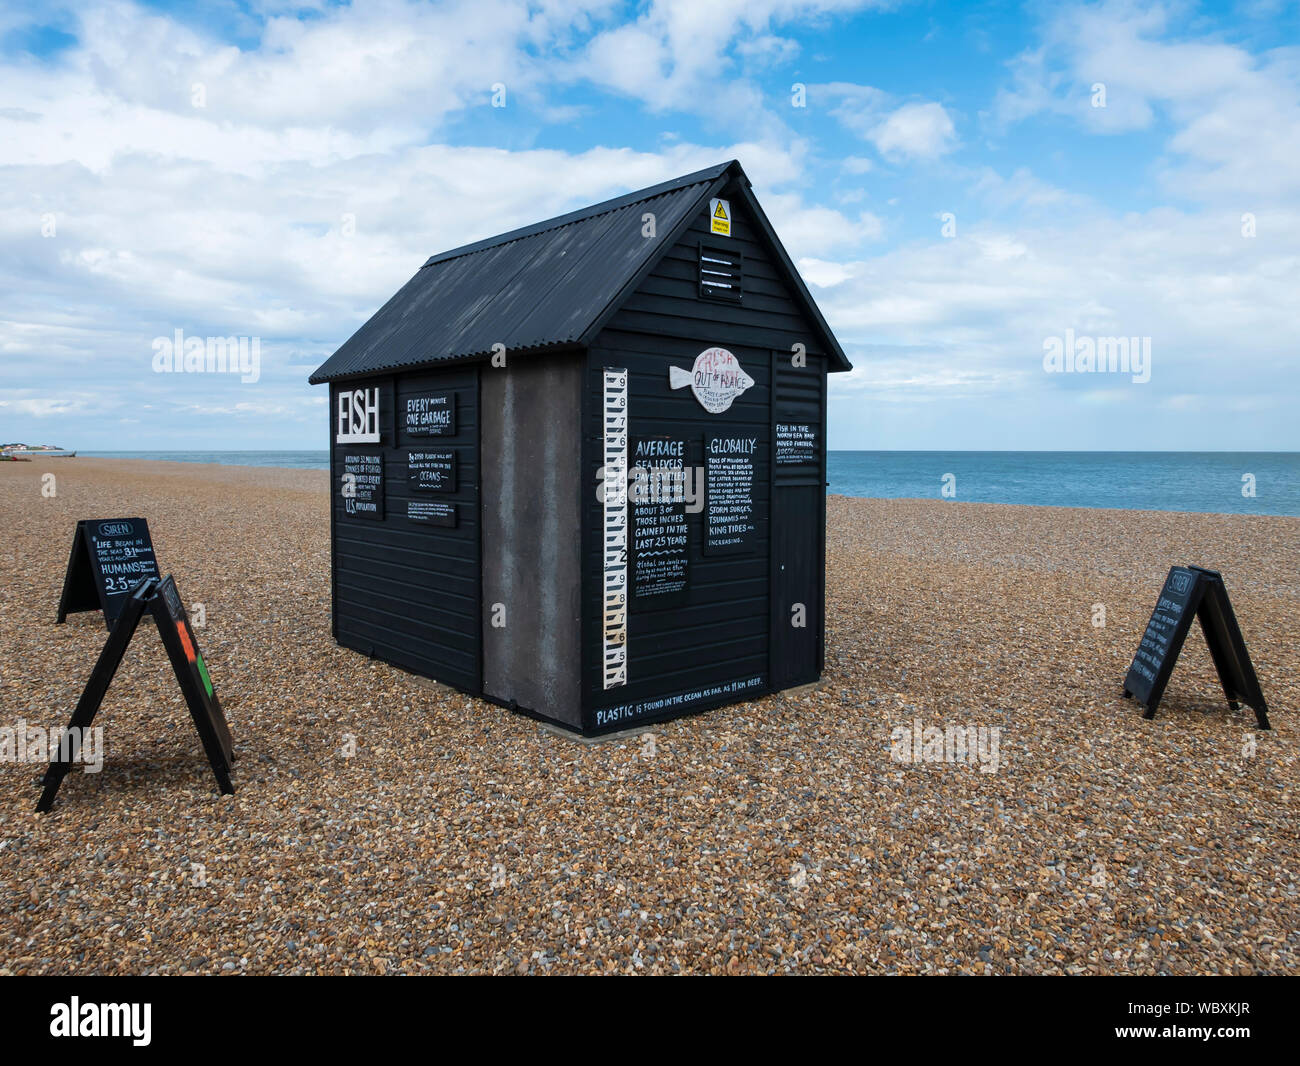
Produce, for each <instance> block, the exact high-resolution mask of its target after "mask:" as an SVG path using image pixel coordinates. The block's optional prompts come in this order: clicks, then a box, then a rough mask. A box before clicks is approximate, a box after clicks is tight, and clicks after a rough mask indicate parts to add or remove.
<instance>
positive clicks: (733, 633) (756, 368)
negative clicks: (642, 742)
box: [583, 200, 825, 730]
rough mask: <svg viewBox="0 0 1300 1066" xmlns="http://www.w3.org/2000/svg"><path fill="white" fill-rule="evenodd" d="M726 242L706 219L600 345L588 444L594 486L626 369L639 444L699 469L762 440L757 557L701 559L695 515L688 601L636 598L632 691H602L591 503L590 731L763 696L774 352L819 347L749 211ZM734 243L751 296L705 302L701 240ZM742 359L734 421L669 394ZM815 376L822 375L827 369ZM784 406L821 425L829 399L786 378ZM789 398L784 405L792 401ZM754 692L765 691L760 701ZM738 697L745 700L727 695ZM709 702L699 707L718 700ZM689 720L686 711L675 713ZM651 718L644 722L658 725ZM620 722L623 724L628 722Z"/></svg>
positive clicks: (588, 503)
mask: <svg viewBox="0 0 1300 1066" xmlns="http://www.w3.org/2000/svg"><path fill="white" fill-rule="evenodd" d="M732 214H733V220H732V227H733V229H732V232H733V234H734V236H733V237H732V238H730V239H728V238H720V237H711V236H709V233H708V222H707V218H706V215H707V212H706V211H701V212H699V213H698V216H697V217H696V219H695V220H694V221H693V222H692V223H691V225H690V227H689V228H688V229H687V230H686V232H685V233H684V234H683V235H682V236H681V237H680V239H679V240H678V241H677V242H676V243H675V244H674V245H673V246H672V247H671V248H669V249H668V251H667V252H666V254H665V255H664V256H663V258H662V259H661V260H660V261H659V262H658V263H657V264H656V266H655V267H654V268H653V269H652V270H651V271H650V273H649V274H648V275H647V276H646V277H645V278H644V279H643V280H642V282H641V284H640V285H639V286H638V288H637V290H636V291H635V292H634V293H632V294H631V295H630V296H628V298H627V299H626V300H625V301H624V303H623V304H622V306H621V308H620V309H619V310H618V311H617V312H616V313H615V314H614V315H613V316H612V317H611V318H610V319H609V321H608V322H607V324H606V326H605V328H604V329H603V330H602V332H601V333H600V334H599V336H598V337H597V338H596V340H595V343H594V344H593V345H592V347H591V350H590V352H589V354H588V369H587V377H586V390H585V402H586V404H587V405H588V410H589V412H590V417H589V419H588V422H587V430H588V432H587V436H586V439H585V455H586V460H585V465H584V469H586V470H587V471H588V473H589V483H590V484H595V478H596V470H597V469H598V468H599V467H600V465H601V463H602V462H603V450H604V441H603V431H602V425H601V419H600V413H601V404H602V395H603V384H604V379H603V370H604V368H605V367H621V368H626V369H627V371H628V375H629V411H630V414H629V431H628V432H629V437H630V438H631V437H639V436H652V435H656V434H670V435H678V434H680V435H682V436H683V437H684V438H685V439H686V440H687V441H688V445H689V446H690V447H691V449H692V453H691V454H689V455H688V462H689V463H690V465H692V466H699V465H702V464H703V462H704V456H703V439H704V437H705V436H706V435H708V434H713V433H732V432H737V433H752V434H754V435H755V436H757V437H758V438H759V440H760V442H761V443H760V449H759V452H758V454H757V455H756V456H755V457H754V467H755V483H754V497H755V498H754V504H755V518H756V523H757V525H758V527H759V533H758V535H757V536H756V537H755V539H754V551H753V552H752V553H750V554H743V555H739V554H730V555H708V554H705V550H704V549H705V533H704V526H705V512H704V511H701V512H700V513H697V514H693V515H692V514H688V516H687V525H688V530H689V551H688V563H687V568H688V575H689V576H688V591H687V593H686V594H685V596H684V597H682V598H681V599H680V600H675V601H673V602H671V603H669V604H665V605H663V606H659V605H658V604H657V603H656V599H655V597H645V598H637V597H630V598H629V615H628V667H627V672H628V683H627V684H626V685H623V686H618V687H616V688H612V689H608V690H606V689H604V688H603V654H602V653H603V631H602V627H601V624H600V622H601V618H602V610H603V587H602V583H601V570H602V562H603V556H602V552H601V538H600V536H599V531H600V529H601V519H602V509H601V506H600V503H599V501H598V500H597V499H596V497H595V494H594V493H587V492H585V493H584V494H583V523H584V527H585V528H586V529H587V530H589V531H595V532H594V534H589V535H588V540H587V544H588V550H587V552H586V566H585V575H584V576H585V582H584V603H585V610H584V614H585V616H586V618H587V619H589V620H591V621H590V624H588V625H587V627H586V630H585V632H584V646H585V655H584V692H585V695H586V702H587V703H588V707H589V717H588V722H587V727H588V729H589V730H590V729H593V728H595V729H600V728H604V727H603V726H602V725H600V724H599V723H598V722H597V721H596V717H597V716H598V712H599V710H600V709H601V708H603V707H621V706H623V705H626V704H638V703H642V702H645V701H648V700H653V699H655V698H657V697H661V696H671V695H675V694H678V693H684V692H690V691H692V690H696V689H700V688H705V687H707V686H710V685H715V684H718V683H720V682H731V681H743V680H747V679H750V678H753V677H760V676H761V677H762V678H763V683H764V687H765V686H766V681H767V675H768V666H769V653H770V639H771V638H770V633H771V599H770V579H771V575H770V565H771V556H770V550H769V518H770V506H771V500H770V496H769V492H770V486H771V483H772V477H773V471H772V466H771V444H772V412H773V402H772V401H773V395H772V388H771V384H772V382H771V366H772V352H773V350H778V351H782V350H784V351H789V349H790V346H791V345H793V344H796V343H799V344H803V345H804V346H805V347H806V348H815V347H816V345H817V342H816V340H815V339H814V338H815V337H816V336H817V334H816V332H815V331H814V329H813V327H812V325H811V324H810V323H809V321H808V319H807V317H806V316H805V315H804V314H803V312H802V311H801V309H800V307H799V305H798V304H797V303H796V301H795V300H794V299H793V298H792V294H791V291H790V288H789V285H788V283H787V282H786V281H785V280H783V274H782V272H781V271H780V270H778V268H777V267H776V265H775V264H774V263H773V261H772V259H771V256H770V255H769V253H768V251H767V248H766V246H765V244H764V243H763V242H762V241H761V240H759V239H758V237H757V234H756V233H755V230H754V228H753V226H752V220H751V219H749V218H748V217H747V213H746V212H745V211H744V210H743V208H742V206H741V204H740V201H739V200H732ZM702 238H703V239H705V240H707V241H710V242H712V243H726V245H727V247H728V248H729V249H732V250H739V251H740V252H742V254H743V256H744V282H743V285H744V298H743V299H742V300H741V301H740V302H739V303H727V302H723V301H721V300H712V299H708V298H704V297H701V296H700V295H699V288H698V286H699V275H698V256H699V246H700V241H701V239H702ZM714 346H718V347H722V348H726V349H728V350H729V351H731V352H732V354H733V355H735V356H736V358H737V359H738V360H739V361H740V363H741V366H742V367H743V368H744V370H745V372H746V373H748V374H749V376H750V377H752V378H753V379H754V382H755V383H754V385H753V386H752V387H751V388H749V389H748V390H746V391H745V392H744V393H743V394H741V395H740V396H739V397H738V398H737V399H736V400H735V401H733V403H732V405H731V407H730V409H729V410H727V411H725V412H723V413H721V414H716V415H715V414H710V413H709V412H707V411H706V410H705V409H704V408H703V407H702V406H701V405H700V404H699V402H698V401H697V400H696V399H695V396H694V394H693V393H692V392H691V390H690V389H689V388H683V389H679V390H673V389H671V388H669V378H668V371H669V367H670V366H678V367H681V368H682V369H687V370H689V369H690V368H691V366H692V365H693V363H694V361H695V357H696V356H697V355H698V354H699V353H700V352H701V351H703V350H704V349H706V348H710V347H714ZM817 366H818V368H819V369H818V370H813V371H810V372H809V374H810V376H815V377H821V376H822V375H823V374H824V371H825V366H824V363H822V362H819V363H818V364H817ZM782 383H783V390H784V392H783V396H784V399H785V400H786V401H788V402H792V403H793V405H794V406H793V407H792V410H794V411H796V412H797V413H798V415H799V417H800V418H801V419H802V418H803V415H804V413H805V412H806V413H807V421H810V422H815V423H816V424H818V425H819V426H820V425H821V423H822V418H823V413H822V412H823V404H822V403H821V401H820V391H819V387H818V386H817V385H815V384H812V386H811V391H809V390H808V389H806V388H805V386H804V384H803V383H802V382H801V381H787V380H786V378H785V377H784V376H783V378H782ZM786 394H788V395H786ZM756 694H757V693H756ZM729 698H731V699H734V698H735V697H729ZM724 701H725V700H713V701H708V700H706V701H702V702H701V704H700V706H701V707H703V706H707V705H708V703H709V702H724ZM678 713H680V712H678ZM665 716H667V715H656V714H654V713H653V712H651V713H649V714H646V715H644V716H638V717H637V718H636V719H635V720H636V721H638V722H644V721H652V720H654V719H655V718H656V717H665ZM618 724H621V723H618Z"/></svg>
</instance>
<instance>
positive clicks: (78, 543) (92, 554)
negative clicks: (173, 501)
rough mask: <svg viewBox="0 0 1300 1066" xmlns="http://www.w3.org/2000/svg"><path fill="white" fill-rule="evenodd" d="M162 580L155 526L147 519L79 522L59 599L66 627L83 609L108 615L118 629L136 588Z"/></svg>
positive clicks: (109, 624)
mask: <svg viewBox="0 0 1300 1066" xmlns="http://www.w3.org/2000/svg"><path fill="white" fill-rule="evenodd" d="M147 577H152V578H157V577H158V560H157V559H156V558H155V557H154V552H153V541H152V539H150V537H149V523H148V522H146V521H145V520H144V519H143V518H96V519H83V520H82V521H80V522H78V523H77V532H76V533H75V534H74V535H73V540H72V554H71V555H69V556H68V569H67V572H66V573H65V574H64V576H63V594H62V595H61V596H60V597H59V613H58V617H57V618H56V619H55V622H56V623H57V624H61V623H62V622H63V621H64V620H65V619H66V618H67V617H68V615H70V614H75V613H77V612H78V611H103V612H104V624H105V625H106V626H107V627H108V628H109V629H112V628H113V623H114V622H116V621H117V617H118V615H119V614H120V613H121V612H122V609H123V608H124V607H125V605H126V601H127V597H128V596H130V595H131V592H132V590H133V589H134V588H135V587H136V585H138V584H139V583H140V582H141V581H143V580H144V579H145V578H147Z"/></svg>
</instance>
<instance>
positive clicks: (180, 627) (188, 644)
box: [176, 622, 194, 662]
mask: <svg viewBox="0 0 1300 1066" xmlns="http://www.w3.org/2000/svg"><path fill="white" fill-rule="evenodd" d="M176 632H177V633H179V634H180V635H181V647H182V648H184V649H185V658H187V659H188V660H189V661H190V662H193V661H194V644H193V642H192V641H191V640H190V631H189V628H188V627H187V626H186V625H185V623H184V622H177V623H176Z"/></svg>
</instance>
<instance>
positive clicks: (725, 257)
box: [700, 244, 744, 303]
mask: <svg viewBox="0 0 1300 1066" xmlns="http://www.w3.org/2000/svg"><path fill="white" fill-rule="evenodd" d="M743 289H744V258H743V257H742V256H741V254H740V253H739V252H736V251H732V250H731V249H729V248H721V247H718V246H717V245H713V244H701V245H700V295H701V296H706V297H708V298H710V299H713V300H729V301H731V302H732V303H737V302H739V300H740V296H741V292H742V291H743Z"/></svg>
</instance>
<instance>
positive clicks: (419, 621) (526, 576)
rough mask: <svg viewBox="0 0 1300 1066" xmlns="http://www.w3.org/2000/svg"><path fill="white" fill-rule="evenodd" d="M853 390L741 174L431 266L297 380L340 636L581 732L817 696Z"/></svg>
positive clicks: (615, 205) (439, 258)
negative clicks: (832, 442) (316, 457)
mask: <svg viewBox="0 0 1300 1066" xmlns="http://www.w3.org/2000/svg"><path fill="white" fill-rule="evenodd" d="M848 369H850V367H849V363H848V360H847V359H846V358H845V355H844V352H843V351H842V350H841V348H840V346H839V344H838V343H837V342H836V340H835V338H834V336H833V335H832V334H831V331H830V329H829V328H828V327H827V325H826V323H825V321H824V320H823V318H822V316H821V314H820V313H819V312H818V310H817V307H816V306H815V305H814V303H813V300H812V297H811V296H810V295H809V293H808V290H807V289H806V288H805V286H804V284H803V282H802V280H800V278H799V275H798V272H797V271H796V270H795V268H794V265H793V263H792V262H791V261H790V257H789V256H788V255H787V254H786V252H785V250H784V248H782V246H781V242H780V241H779V240H778V238H777V236H776V234H775V232H773V230H772V227H771V225H770V224H769V222H768V220H767V218H766V216H765V215H764V214H763V211H762V208H760V207H759V205H758V202H757V201H756V200H755V198H754V196H753V193H752V192H751V190H750V184H749V181H748V179H747V178H746V177H745V174H744V171H743V170H742V169H741V167H740V164H739V163H737V162H734V161H733V162H730V163H726V164H723V165H721V166H716V167H711V168H710V169H708V170H702V171H699V172H698V173H695V174H688V175H686V176H685V177H682V178H678V179H677V180H675V181H670V182H667V183H665V184H663V185H656V186H654V187H652V188H649V189H644V190H642V191H640V192H636V193H631V194H629V195H627V196H622V197H619V198H617V199H614V200H609V201H607V202H605V203H601V204H596V205H595V206H593V207H588V208H585V209H583V210H581V211H576V212H573V213H571V214H567V215H562V216H560V217H558V218H553V219H550V220H549V221H546V222H540V223H537V224H536V225H532V226H527V227H525V228H523V229H519V230H514V231H513V232H510V233H505V234H502V235H501V236H499V237H493V238H490V239H489V240H484V241H479V242H477V243H475V244H469V245H466V246H464V247H462V248H456V249H454V250H452V251H449V252H443V253H442V254H440V255H435V256H433V257H432V258H431V259H429V260H428V262H426V263H425V264H424V266H423V267H421V268H420V270H419V271H418V272H417V273H416V275H415V276H414V277H413V278H412V279H411V280H410V281H409V282H407V283H406V285H405V286H403V288H402V289H401V290H400V291H399V292H398V293H397V294H396V295H395V296H394V297H393V298H392V299H391V300H389V301H388V303H386V304H385V305H384V306H383V307H381V308H380V309H379V311H377V312H376V313H375V315H374V316H373V317H372V318H371V319H370V320H369V321H368V322H366V323H365V325H363V326H362V327H361V328H360V329H359V330H357V332H356V333H355V334H354V335H353V336H352V337H351V338H350V339H349V340H348V341H347V342H346V343H345V344H344V345H343V346H342V347H341V348H339V350H338V351H337V352H335V353H334V355H332V356H331V357H330V358H329V359H328V360H327V361H326V362H325V363H324V365H322V366H321V367H320V368H319V369H318V370H317V371H316V372H315V373H314V374H313V375H312V376H311V381H312V382H313V383H328V384H329V390H330V439H331V449H330V451H331V459H330V474H331V484H332V508H331V540H332V545H331V547H332V581H333V631H334V636H335V639H336V640H337V641H338V642H339V643H340V644H342V645H345V646H346V647H349V648H353V649H356V650H357V651H360V652H363V653H365V654H368V655H371V656H374V657H376V658H379V659H383V660H385V661H387V662H389V663H392V664H394V665H396V666H399V667H402V668H404V669H406V670H410V671H413V672H415V673H417V674H422V675H424V676H427V677H431V678H434V679H436V680H438V681H441V682H443V683H446V684H449V685H451V686H454V687H455V688H457V689H461V690H463V691H465V692H468V693H472V694H473V695H476V696H482V697H484V698H486V699H489V700H492V701H494V702H497V703H500V704H503V705H505V706H509V707H511V708H513V709H517V710H521V711H525V712H527V713H529V714H532V715H535V716H537V717H539V718H544V719H547V720H550V721H553V722H555V723H557V724H560V725H563V726H566V727H568V728H569V729H572V730H577V731H580V732H582V733H584V734H588V735H590V734H597V733H604V732H610V731H615V730H619V729H626V728H633V727H638V726H641V725H643V724H645V723H648V722H653V721H658V720H662V719H666V718H672V717H676V716H678V715H682V714H688V713H691V712H694V711H698V710H703V709H705V708H708V707H714V706H718V705H720V704H724V703H732V702H736V701H740V700H747V699H752V698H754V697H757V696H761V695H763V694H765V693H770V692H773V691H776V690H779V689H783V688H789V687H793V686H796V685H801V684H804V683H807V682H811V681H815V680H817V679H818V677H819V676H820V674H821V669H822V663H823V639H824V637H823V635H824V618H823V605H824V599H825V565H824V564H825V539H826V538H825V521H826V507H825V483H826V375H827V373H829V372H834V371H841V370H848Z"/></svg>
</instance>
